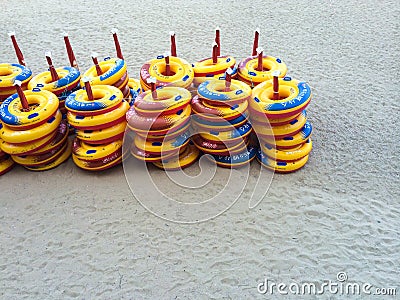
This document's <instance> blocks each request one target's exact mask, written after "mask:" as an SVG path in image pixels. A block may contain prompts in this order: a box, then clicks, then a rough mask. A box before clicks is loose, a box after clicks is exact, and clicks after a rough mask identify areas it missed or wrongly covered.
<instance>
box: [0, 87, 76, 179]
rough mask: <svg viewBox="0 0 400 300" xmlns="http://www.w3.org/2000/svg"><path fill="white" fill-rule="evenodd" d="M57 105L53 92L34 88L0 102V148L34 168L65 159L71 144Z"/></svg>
mask: <svg viewBox="0 0 400 300" xmlns="http://www.w3.org/2000/svg"><path fill="white" fill-rule="evenodd" d="M21 93H22V94H21ZM19 95H21V96H19ZM24 101H26V102H25V105H24V104H23V103H24ZM58 105H59V101H58V98H57V96H56V95H55V94H53V93H51V92H49V91H46V90H40V89H37V88H35V89H33V90H27V91H25V92H22V90H20V91H19V93H16V94H14V95H12V96H10V97H9V98H7V99H6V100H5V101H4V102H3V104H2V105H1V106H0V118H1V121H2V122H3V124H1V125H0V138H1V144H0V148H1V150H2V151H3V152H5V153H7V154H9V155H11V158H12V159H13V160H14V161H15V162H16V163H18V164H20V165H22V166H24V167H25V168H26V169H29V170H33V171H43V170H48V169H52V168H54V167H56V166H58V165H60V164H61V163H62V162H64V161H66V160H67V159H68V157H69V156H70V154H71V144H70V143H68V139H67V136H68V130H67V124H66V122H65V121H62V120H61V119H62V118H61V112H60V110H59V109H58Z"/></svg>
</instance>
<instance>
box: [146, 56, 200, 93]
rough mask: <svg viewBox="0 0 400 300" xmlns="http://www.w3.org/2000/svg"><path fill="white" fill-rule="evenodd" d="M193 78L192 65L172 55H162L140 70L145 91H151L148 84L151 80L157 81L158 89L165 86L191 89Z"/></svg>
mask: <svg viewBox="0 0 400 300" xmlns="http://www.w3.org/2000/svg"><path fill="white" fill-rule="evenodd" d="M193 77H194V72H193V68H192V66H191V64H189V63H188V62H187V61H186V60H184V59H182V58H179V57H175V56H170V55H160V56H158V57H157V58H155V59H152V60H150V61H148V62H146V63H145V64H144V65H143V66H142V68H141V69H140V84H141V86H142V88H143V90H145V91H147V90H150V89H151V86H150V84H149V83H148V80H149V79H150V78H155V79H156V83H155V86H156V87H157V88H159V87H163V86H177V87H183V88H189V86H190V85H191V84H192V82H193Z"/></svg>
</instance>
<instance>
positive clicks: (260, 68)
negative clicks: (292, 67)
mask: <svg viewBox="0 0 400 300" xmlns="http://www.w3.org/2000/svg"><path fill="white" fill-rule="evenodd" d="M257 52H258V55H253V56H249V57H247V58H244V59H243V60H242V61H241V62H240V63H239V66H238V79H239V80H241V81H243V82H245V83H247V84H248V85H249V86H251V87H252V88H253V87H254V86H256V85H258V84H260V83H261V82H264V81H267V80H270V79H272V77H273V76H272V73H273V72H276V71H279V73H280V75H279V76H280V77H284V76H285V75H286V72H287V67H286V64H285V63H284V62H283V61H282V60H281V59H280V58H276V57H273V56H268V55H263V49H261V48H258V49H257Z"/></svg>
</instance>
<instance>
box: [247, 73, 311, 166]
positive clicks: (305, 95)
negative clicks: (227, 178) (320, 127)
mask: <svg viewBox="0 0 400 300" xmlns="http://www.w3.org/2000/svg"><path fill="white" fill-rule="evenodd" d="M276 80H277V82H278V83H279V97H277V98H275V99H276V100H275V99H274V97H273V94H274V83H273V80H270V81H265V82H263V83H261V84H259V85H258V86H256V87H255V88H254V89H253V93H252V97H251V100H250V101H249V107H250V112H251V121H252V125H253V129H254V131H255V132H256V133H257V136H258V139H259V142H260V149H259V151H258V154H257V159H258V160H259V161H260V162H261V164H262V165H263V166H265V167H266V168H268V169H271V170H275V171H276V172H282V173H287V172H293V171H296V170H298V169H300V168H301V167H303V166H304V165H305V163H306V162H307V160H308V155H309V153H310V151H311V149H312V142H311V139H310V136H311V132H312V126H311V124H310V123H309V122H308V121H307V115H306V111H305V108H306V107H307V105H308V104H309V103H310V101H311V98H312V95H311V89H310V87H309V86H308V84H307V83H305V82H299V81H297V80H295V79H292V78H291V77H284V78H279V79H278V78H276ZM275 93H276V90H275ZM268 123H269V124H270V125H271V126H269V124H268Z"/></svg>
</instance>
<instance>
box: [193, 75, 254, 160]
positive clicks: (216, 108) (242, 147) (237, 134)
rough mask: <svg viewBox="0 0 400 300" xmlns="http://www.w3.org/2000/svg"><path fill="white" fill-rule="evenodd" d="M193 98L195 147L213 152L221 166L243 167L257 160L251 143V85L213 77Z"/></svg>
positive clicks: (201, 86)
mask: <svg viewBox="0 0 400 300" xmlns="http://www.w3.org/2000/svg"><path fill="white" fill-rule="evenodd" d="M197 92H198V95H196V96H195V97H193V99H192V109H193V113H194V115H193V117H192V123H193V126H194V128H195V130H196V132H197V134H196V135H195V136H194V137H193V142H194V144H195V146H196V147H197V148H198V149H200V150H201V151H202V152H204V153H206V154H210V155H212V156H213V158H214V159H215V162H216V163H217V165H218V166H221V167H230V168H235V167H240V166H243V165H245V164H247V163H249V162H250V161H251V160H253V159H254V157H255V154H256V149H255V148H254V147H252V146H251V145H250V146H249V136H250V134H251V132H252V126H251V124H250V122H249V119H248V118H249V112H248V109H247V108H248V99H249V98H250V96H251V89H250V87H249V86H248V85H247V84H245V83H243V82H241V81H238V80H232V81H231V84H230V87H229V89H226V81H225V80H218V79H211V80H207V81H204V82H203V83H201V84H200V85H199V87H198V91H197Z"/></svg>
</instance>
